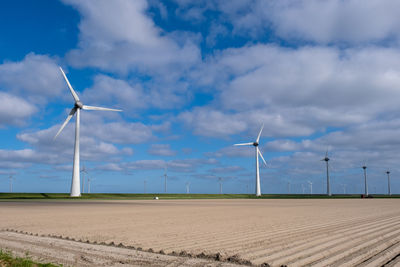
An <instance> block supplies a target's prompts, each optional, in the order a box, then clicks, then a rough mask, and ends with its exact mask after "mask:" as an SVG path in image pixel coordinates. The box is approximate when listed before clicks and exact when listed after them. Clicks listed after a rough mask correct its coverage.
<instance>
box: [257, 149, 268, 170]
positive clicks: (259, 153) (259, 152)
mask: <svg viewBox="0 0 400 267" xmlns="http://www.w3.org/2000/svg"><path fill="white" fill-rule="evenodd" d="M257 151H258V155H260V156H261V158H262V160H263V161H264V164H265V166H267V162H266V161H265V159H264V157H263V155H262V154H261V151H260V149H258V147H257Z"/></svg>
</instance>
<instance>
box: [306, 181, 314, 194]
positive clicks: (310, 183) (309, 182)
mask: <svg viewBox="0 0 400 267" xmlns="http://www.w3.org/2000/svg"><path fill="white" fill-rule="evenodd" d="M307 183H308V184H309V185H310V195H312V184H313V183H312V182H311V181H307Z"/></svg>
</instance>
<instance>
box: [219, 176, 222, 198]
mask: <svg viewBox="0 0 400 267" xmlns="http://www.w3.org/2000/svg"><path fill="white" fill-rule="evenodd" d="M218 181H219V194H220V195H222V178H221V177H219V178H218Z"/></svg>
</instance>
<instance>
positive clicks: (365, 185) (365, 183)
mask: <svg viewBox="0 0 400 267" xmlns="http://www.w3.org/2000/svg"><path fill="white" fill-rule="evenodd" d="M362 168H363V169H364V190H365V195H366V196H368V184H367V166H366V164H365V162H364V165H363V166H362Z"/></svg>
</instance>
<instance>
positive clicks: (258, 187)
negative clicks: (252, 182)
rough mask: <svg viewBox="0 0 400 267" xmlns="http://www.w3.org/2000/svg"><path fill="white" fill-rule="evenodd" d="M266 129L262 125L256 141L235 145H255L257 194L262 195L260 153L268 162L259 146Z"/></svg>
mask: <svg viewBox="0 0 400 267" xmlns="http://www.w3.org/2000/svg"><path fill="white" fill-rule="evenodd" d="M263 129H264V125H263V126H262V127H261V130H260V132H259V133H258V136H257V139H256V141H255V142H251V143H242V144H235V145H234V146H254V147H255V148H256V196H257V197H259V196H261V186H260V168H259V163H258V155H260V156H261V159H262V160H263V161H264V164H265V166H267V162H266V161H265V159H264V157H263V155H262V154H261V151H260V149H259V148H258V145H259V141H260V136H261V133H262V130H263Z"/></svg>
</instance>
